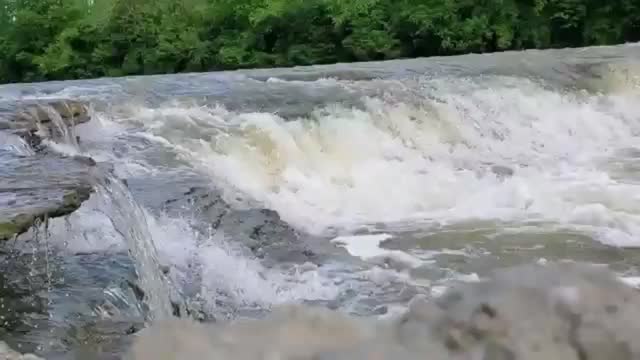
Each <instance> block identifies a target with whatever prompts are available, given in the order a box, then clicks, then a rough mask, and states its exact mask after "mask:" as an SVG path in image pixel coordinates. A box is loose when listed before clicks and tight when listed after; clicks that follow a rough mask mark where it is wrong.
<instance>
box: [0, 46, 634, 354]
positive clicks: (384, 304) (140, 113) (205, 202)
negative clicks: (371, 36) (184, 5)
mask: <svg viewBox="0 0 640 360" xmlns="http://www.w3.org/2000/svg"><path fill="white" fill-rule="evenodd" d="M639 59H640V46H638V45H635V44H629V45H623V46H614V47H598V48H585V49H571V50H569V49H565V50H548V51H526V52H507V53H500V54H491V55H465V56H459V57H443V58H429V59H413V60H397V61H388V62H372V63H357V64H338V65H329V66H312V67H300V68H293V69H270V70H251V71H237V72H218V73H203V74H181V75H161V76H141V77H125V78H117V79H96V80H83V81H64V82H48V83H37V84H13V85H3V86H0V109H4V110H5V111H11V110H12V109H13V108H14V107H15V106H16V104H17V103H18V102H21V101H36V100H45V99H61V98H62V99H74V100H81V101H84V102H87V103H90V104H91V121H89V122H88V123H85V124H81V125H78V126H77V127H76V128H75V129H74V131H75V135H77V136H79V139H80V142H79V143H77V144H76V143H51V144H49V145H48V146H49V147H50V148H51V149H53V150H54V151H56V152H60V153H62V154H81V155H84V156H89V157H91V158H93V159H94V160H96V161H97V162H98V163H105V164H109V166H111V167H112V168H113V171H112V175H110V177H108V178H106V179H103V180H101V181H100V182H99V183H98V184H97V185H96V191H95V193H94V194H92V196H91V198H90V199H89V200H88V201H86V202H85V203H84V204H83V205H82V207H81V208H80V209H79V210H78V211H76V212H74V213H73V214H72V215H70V216H68V217H66V218H58V219H54V220H51V221H50V224H48V228H47V229H46V231H45V232H46V233H45V234H44V235H43V234H40V235H39V236H33V234H31V235H28V234H27V236H26V237H27V238H28V239H24V241H22V240H20V239H18V241H17V242H16V243H12V245H11V246H12V248H11V251H7V250H6V249H5V251H3V254H5V255H4V258H3V260H2V261H3V273H4V276H5V277H7V279H8V280H6V281H8V282H10V283H12V284H13V285H12V287H13V288H14V290H12V291H15V292H21V294H22V295H20V296H21V297H22V298H23V299H25V298H27V299H29V302H30V305H29V306H27V309H22V310H20V314H21V315H20V319H19V321H18V322H19V323H20V325H19V326H17V327H13V328H11V330H10V331H7V332H6V333H4V335H3V337H5V338H6V341H8V342H9V343H11V344H12V346H14V347H15V348H20V349H23V350H25V351H26V350H28V351H35V352H36V353H38V354H40V355H43V356H45V357H46V358H51V359H70V358H82V359H93V358H95V359H113V358H119V356H120V355H121V354H122V353H123V351H124V349H125V348H126V346H127V344H128V340H127V339H128V336H127V334H128V333H130V332H134V331H136V330H137V329H138V328H139V327H141V326H142V325H141V324H143V323H145V322H150V321H154V320H156V319H158V318H162V317H167V316H170V314H171V312H176V311H181V312H182V314H184V313H185V312H189V314H191V316H197V317H200V318H203V319H214V318H215V319H216V320H221V319H237V318H246V317H249V318H253V317H260V316H262V315H264V314H265V313H266V312H268V311H269V310H270V309H271V308H272V307H273V306H275V305H279V304H285V303H290V302H296V303H300V302H302V303H308V304H320V305H323V306H327V307H329V308H332V309H338V310H340V311H344V312H349V313H352V314H357V315H362V316H385V315H388V314H391V313H393V312H396V311H399V309H403V308H404V307H406V304H407V302H408V300H409V299H411V298H412V297H413V296H414V295H416V294H425V295H426V296H428V297H433V296H438V295H439V294H441V293H442V292H443V291H444V290H445V289H446V288H447V287H448V286H450V285H451V284H452V283H455V282H473V281H477V280H478V279H482V278H483V277H484V276H486V274H488V273H489V272H490V271H492V270H493V269H496V268H502V267H507V266H512V265H517V264H526V263H545V262H548V261H579V262H587V263H592V264H599V265H604V266H608V267H609V268H611V269H612V270H614V271H615V272H616V273H617V274H619V275H620V276H621V277H623V278H629V279H633V278H635V277H637V276H639V275H640V272H639V268H638V261H639V260H640V258H639V256H640V253H639V252H638V251H637V250H635V249H636V248H637V247H638V246H639V245H640V238H639V236H640V60H639ZM0 141H4V144H3V145H4V146H2V147H0V158H1V157H2V156H10V155H9V154H10V153H19V154H20V156H22V157H29V156H32V154H31V152H30V150H29V149H28V148H25V147H24V146H22V145H23V144H21V143H20V142H19V141H18V140H17V139H16V138H14V139H10V137H8V136H7V137H5V138H0ZM3 152H4V155H2V154H3ZM11 156H13V155H11ZM25 161H26V160H25ZM6 164H9V162H3V163H0V172H2V173H3V174H2V175H1V176H0V181H5V182H29V181H31V180H33V179H30V178H29V175H30V173H29V172H28V171H26V172H21V171H15V170H12V171H11V172H10V171H9V170H7V169H10V168H11V167H8V166H9V165H6ZM3 167H4V170H3ZM11 169H13V168H11ZM60 170H62V172H64V169H59V168H58V169H57V171H60ZM121 180H126V183H121ZM5 195H6V194H5ZM36 235H38V234H36ZM6 247H7V246H5V248H6ZM6 254H11V256H8V255H6ZM25 274H29V276H25ZM135 278H137V279H138V280H139V281H138V282H139V286H138V287H136V286H133V287H132V286H130V284H131V283H132V282H135V281H136V280H135ZM136 289H142V290H143V291H144V292H145V293H146V295H147V296H148V299H147V301H146V303H143V302H140V301H138V300H137V299H136V296H135V292H136ZM7 294H8V293H7ZM7 294H5V295H3V296H6V297H7V298H8V297H10V296H13V295H7ZM23 307H24V306H23ZM16 311H17V310H16ZM0 334H3V333H1V332H0Z"/></svg>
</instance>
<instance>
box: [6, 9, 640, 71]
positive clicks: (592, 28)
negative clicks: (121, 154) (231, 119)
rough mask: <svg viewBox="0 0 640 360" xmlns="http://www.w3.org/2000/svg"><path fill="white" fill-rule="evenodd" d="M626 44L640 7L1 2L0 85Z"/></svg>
mask: <svg viewBox="0 0 640 360" xmlns="http://www.w3.org/2000/svg"><path fill="white" fill-rule="evenodd" d="M629 41H640V1H639V0H0V83H7V82H30V81H43V80H62V79H79V78H93V77H102V76H124V75H138V74H160V73H178V72H191V71H211V70H227V69H238V68H255V67H274V66H292V65H310V64H325V63H334V62H352V61H366V60H385V59H395V58H406V57H422V56H433V55H454V54H461V53H468V52H493V51H503V50H516V49H528V48H555V47H576V46H588V45H604V44H615V43H623V42H629Z"/></svg>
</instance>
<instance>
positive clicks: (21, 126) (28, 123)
mask: <svg viewBox="0 0 640 360" xmlns="http://www.w3.org/2000/svg"><path fill="white" fill-rule="evenodd" d="M89 120H90V116H89V107H88V105H87V104H84V103H82V102H78V101H74V100H49V101H46V102H37V103H24V104H20V105H19V106H18V108H17V109H16V111H15V112H14V113H11V114H4V115H2V114H0V130H7V131H11V132H13V133H14V134H16V135H18V136H20V137H22V138H23V139H24V140H25V141H26V142H27V144H29V145H30V146H31V147H32V148H34V149H35V150H40V149H42V147H41V142H42V139H43V138H49V139H53V140H56V141H60V140H62V141H65V142H70V143H74V142H77V139H76V137H75V136H74V135H73V134H72V133H71V131H70V130H71V129H73V127H74V126H75V125H78V124H82V123H85V122H88V121H89Z"/></svg>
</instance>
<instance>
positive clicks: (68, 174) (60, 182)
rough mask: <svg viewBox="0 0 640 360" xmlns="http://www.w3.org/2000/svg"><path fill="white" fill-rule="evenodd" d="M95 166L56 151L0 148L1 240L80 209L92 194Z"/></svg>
mask: <svg viewBox="0 0 640 360" xmlns="http://www.w3.org/2000/svg"><path fill="white" fill-rule="evenodd" d="M93 169H94V167H90V166H87V165H85V164H83V163H82V162H79V161H77V160H75V159H73V158H63V157H59V156H57V155H55V154H36V155H35V156H28V157H20V156H16V155H14V154H11V153H6V152H0V240H7V239H11V238H13V237H14V236H15V235H19V234H22V233H24V232H26V231H27V230H29V228H31V227H32V226H33V225H34V224H35V223H36V222H38V221H44V220H45V219H47V218H54V217H60V216H65V215H68V214H70V213H72V212H73V211H75V210H76V209H78V208H79V207H80V205H81V204H82V203H83V202H84V201H85V200H87V199H88V198H89V196H90V194H91V191H92V186H91V177H92V171H93Z"/></svg>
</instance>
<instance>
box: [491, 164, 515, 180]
mask: <svg viewBox="0 0 640 360" xmlns="http://www.w3.org/2000/svg"><path fill="white" fill-rule="evenodd" d="M491 172H492V173H494V174H495V175H496V176H497V177H498V178H499V179H505V178H508V177H512V176H513V174H514V171H513V169H512V168H510V167H508V166H504V165H492V166H491Z"/></svg>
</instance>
